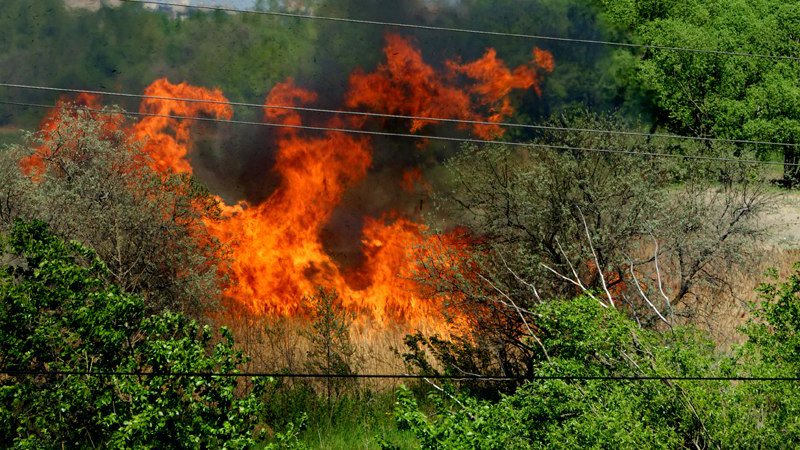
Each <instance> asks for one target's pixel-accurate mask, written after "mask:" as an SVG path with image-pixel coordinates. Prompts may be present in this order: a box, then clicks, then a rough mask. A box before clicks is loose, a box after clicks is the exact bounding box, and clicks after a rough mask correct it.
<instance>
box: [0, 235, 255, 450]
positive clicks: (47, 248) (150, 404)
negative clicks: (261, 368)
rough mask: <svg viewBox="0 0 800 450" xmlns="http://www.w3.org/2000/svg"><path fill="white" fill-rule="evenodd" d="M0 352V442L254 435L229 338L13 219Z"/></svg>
mask: <svg viewBox="0 0 800 450" xmlns="http://www.w3.org/2000/svg"><path fill="white" fill-rule="evenodd" d="M0 255H2V258H3V259H4V261H3V263H4V264H3V266H2V269H0V270H1V271H0V298H2V304H1V305H0V355H2V356H0V358H1V359H2V367H3V370H6V371H11V372H14V371H21V372H26V371H29V372H58V371H75V372H79V373H80V372H95V373H114V372H145V373H153V374H159V375H152V376H148V375H139V376H135V375H131V376H126V375H120V376H115V375H102V376H97V375H81V374H76V375H46V374H35V373H34V374H31V375H25V374H18V375H15V374H12V375H5V376H3V378H2V379H0V404H2V405H4V407H3V408H2V409H0V442H2V444H0V445H2V446H3V447H11V446H13V447H18V448H50V447H71V448H78V447H84V446H89V445H91V446H93V447H95V446H109V447H114V448H132V447H147V448H169V447H176V446H179V447H193V448H200V447H201V446H202V447H209V446H210V447H219V448H221V447H226V448H246V447H247V446H249V445H252V443H253V438H254V437H255V435H254V434H253V433H254V431H255V428H254V427H255V425H256V424H257V420H258V417H259V416H258V412H259V408H260V403H259V402H258V397H257V393H251V394H248V395H242V394H241V393H242V391H241V385H240V382H239V380H238V379H237V378H235V377H202V376H172V375H169V374H170V373H171V372H223V373H234V372H235V371H236V370H237V367H238V366H239V365H240V364H242V363H243V362H244V356H243V355H242V354H241V352H239V351H237V350H235V349H234V347H233V345H234V343H233V338H232V336H231V335H230V333H228V332H227V331H225V330H223V331H222V334H221V335H216V334H215V333H212V331H211V329H210V328H208V327H201V326H199V325H198V324H197V323H196V322H194V321H192V320H190V319H188V318H186V317H185V316H182V315H180V314H175V313H171V312H165V313H161V314H158V315H149V314H148V313H147V310H146V308H145V306H144V303H143V301H142V299H141V298H139V297H137V296H134V295H130V294H127V293H125V292H123V291H121V290H120V289H119V288H118V287H117V286H115V285H113V284H110V283H107V282H106V281H104V280H105V278H106V277H107V269H106V267H105V264H104V263H103V262H102V261H100V260H99V259H98V258H97V257H96V255H95V254H94V253H93V252H91V251H90V250H88V249H87V248H86V247H84V246H82V245H80V244H78V243H74V242H71V243H67V242H64V241H62V240H61V239H59V238H57V237H55V236H54V235H52V234H51V233H50V232H49V231H48V230H47V227H46V226H45V225H44V224H42V223H40V222H32V223H24V222H17V223H16V224H15V225H14V227H13V230H12V231H11V233H10V234H9V235H8V236H7V238H5V239H4V240H3V247H2V250H0Z"/></svg>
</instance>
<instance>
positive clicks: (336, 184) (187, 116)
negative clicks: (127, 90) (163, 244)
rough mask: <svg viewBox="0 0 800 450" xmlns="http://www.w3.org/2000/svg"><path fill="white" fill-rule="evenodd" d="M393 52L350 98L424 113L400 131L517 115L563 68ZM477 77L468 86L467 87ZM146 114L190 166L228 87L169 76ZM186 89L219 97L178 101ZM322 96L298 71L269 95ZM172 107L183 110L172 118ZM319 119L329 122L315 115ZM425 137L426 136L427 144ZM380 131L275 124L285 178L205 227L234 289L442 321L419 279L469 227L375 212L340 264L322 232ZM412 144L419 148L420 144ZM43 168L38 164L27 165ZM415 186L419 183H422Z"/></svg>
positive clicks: (155, 139)
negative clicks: (439, 229)
mask: <svg viewBox="0 0 800 450" xmlns="http://www.w3.org/2000/svg"><path fill="white" fill-rule="evenodd" d="M386 41H387V45H386V48H385V50H384V53H385V57H386V60H385V62H384V63H382V64H381V65H380V66H379V67H378V68H377V69H376V70H375V71H374V72H372V73H366V72H364V71H356V72H355V73H353V74H352V75H351V77H350V80H349V88H348V91H347V93H346V96H345V98H344V104H345V105H346V106H347V107H349V108H353V109H361V110H364V111H369V112H378V113H383V114H395V115H407V116H415V117H416V118H414V119H409V120H407V121H401V122H402V123H399V122H393V123H392V126H393V127H398V126H402V127H403V130H401V131H402V132H405V133H408V132H411V133H416V132H419V131H420V130H422V129H423V128H429V127H432V126H433V125H434V124H438V122H437V121H435V120H429V119H427V118H436V117H444V118H451V119H462V120H468V121H479V122H493V123H497V122H500V121H502V120H503V119H505V118H507V117H509V116H510V115H512V114H513V112H514V110H513V107H512V103H511V100H510V99H509V94H510V93H511V92H512V91H513V90H525V89H533V90H535V91H536V92H538V89H539V82H540V79H541V76H542V75H543V74H544V73H547V72H550V71H552V70H553V62H552V55H550V54H549V53H548V52H545V51H542V50H539V49H536V50H534V52H533V58H532V60H531V62H530V63H529V64H526V65H523V66H520V67H517V68H514V69H510V68H508V67H507V66H506V65H505V64H504V63H503V61H502V60H500V59H499V58H497V55H496V53H495V51H494V50H491V49H490V50H488V51H487V52H486V53H485V55H484V56H483V57H482V58H480V59H478V60H477V61H474V62H470V63H465V64H461V63H458V62H454V61H447V62H445V63H444V64H443V65H442V67H441V69H438V70H437V69H436V68H434V67H433V66H432V65H430V64H427V63H426V62H425V61H424V60H423V57H422V53H421V52H420V50H418V49H416V48H415V47H414V46H413V45H412V44H411V42H410V41H409V40H408V39H405V38H403V37H401V36H398V35H392V34H390V35H387V37H386ZM462 85H464V86H467V87H466V88H461V87H459V86H462ZM145 94H146V95H147V96H150V97H161V98H146V99H145V100H144V101H143V102H142V105H141V108H140V111H141V112H142V113H143V114H153V115H155V116H145V117H144V118H142V119H141V120H140V121H139V122H138V123H136V124H134V125H133V127H132V128H131V130H130V131H129V132H130V134H131V135H132V136H133V137H134V138H135V139H138V140H141V141H143V142H144V149H145V151H146V152H147V153H148V154H149V155H150V156H151V157H152V164H153V165H154V167H155V168H156V169H157V170H159V171H162V172H164V173H170V172H173V173H191V171H192V168H191V165H190V163H189V161H188V160H187V156H188V155H189V152H190V149H191V146H192V139H191V130H192V125H193V123H194V122H195V121H196V120H195V118H197V117H212V118H220V119H230V118H231V117H232V116H233V111H232V109H231V107H230V104H229V103H228V101H227V100H226V98H225V96H224V95H223V94H222V92H221V91H219V90H218V89H204V88H200V87H194V86H190V85H188V84H186V83H181V84H177V85H176V84H171V83H170V82H169V81H167V80H166V79H160V80H157V81H155V82H154V83H153V84H152V85H151V86H149V87H148V88H147V90H146V91H145ZM171 98H188V99H194V100H207V101H210V102H195V101H178V100H170V99H171ZM316 99H317V95H316V94H315V93H314V92H311V91H308V90H305V89H302V88H300V87H298V86H296V85H295V84H294V82H293V81H292V80H288V81H286V82H284V83H280V84H278V85H276V86H274V88H273V89H272V90H271V91H270V93H269V94H268V95H267V98H266V103H267V104H270V105H274V104H279V105H298V106H299V105H308V104H313V103H314V102H315V101H316ZM164 116H174V117H164ZM264 120H265V122H267V123H272V124H283V125H292V126H302V125H305V124H306V123H305V122H304V118H303V117H302V116H301V115H300V114H299V113H298V112H296V111H291V110H286V109H275V108H265V109H264ZM313 125H320V124H318V123H315V124H313ZM321 125H322V126H324V127H329V128H353V129H359V128H363V127H373V128H374V127H383V126H386V125H387V123H385V121H378V120H376V119H375V118H365V117H356V116H350V117H348V118H346V119H341V118H333V119H330V120H328V121H327V122H325V123H323V124H321ZM456 128H457V129H460V130H462V131H463V132H471V133H473V134H475V135H477V136H480V137H482V138H495V137H498V136H500V135H502V133H503V130H502V128H501V127H500V126H498V125H487V124H474V125H472V124H470V126H466V125H459V126H457V127H456ZM426 143H427V142H426V141H423V142H422V144H419V143H418V144H419V145H418V146H419V147H424V144H426ZM372 147H373V143H372V141H371V138H370V137H365V136H361V135H358V134H353V133H345V132H341V131H338V132H337V131H313V132H310V131H305V130H301V129H299V128H292V127H281V128H278V129H277V131H276V132H275V149H276V152H277V153H276V163H275V167H274V168H273V170H274V172H275V173H276V174H277V175H278V177H279V180H280V181H279V184H278V187H277V188H276V189H275V190H274V191H273V192H272V194H271V195H270V196H269V197H268V198H267V199H266V200H264V201H262V202H260V203H258V204H252V205H251V204H246V203H240V204H237V205H224V204H223V205H222V207H223V211H224V218H223V219H222V220H208V221H207V222H206V226H207V227H208V228H209V230H210V231H211V232H212V234H214V235H215V236H216V237H218V238H219V239H220V240H222V241H223V242H226V243H229V244H230V245H231V246H232V251H233V258H232V259H233V261H232V264H231V267H230V275H231V283H230V285H229V286H228V287H227V290H226V295H227V296H228V298H229V299H231V300H233V301H234V302H235V304H237V305H240V306H242V307H244V308H245V309H246V310H248V311H249V312H250V313H252V314H268V315H298V314H304V313H305V311H306V308H307V305H305V304H304V302H303V298H304V297H305V296H307V295H309V294H310V293H313V292H314V290H315V288H316V287H317V286H320V285H321V286H324V287H326V288H329V289H331V288H332V289H335V290H336V291H337V292H338V294H339V298H340V299H341V300H342V304H343V306H344V307H346V308H348V309H350V310H351V311H354V312H357V313H358V314H359V316H360V317H361V318H362V319H363V320H364V321H373V322H375V323H378V324H381V325H387V324H390V323H401V324H407V325H409V326H416V325H418V324H420V323H423V322H436V321H438V320H439V319H438V317H440V316H439V315H438V313H437V311H438V310H439V305H438V304H437V303H436V301H434V300H432V299H431V296H430V295H427V294H426V292H425V290H424V289H423V287H422V286H420V285H419V284H418V283H417V282H416V281H414V277H415V274H416V273H417V272H419V271H420V270H421V269H423V267H421V265H420V264H421V262H420V261H422V260H424V259H425V258H430V257H439V256H440V255H446V254H450V255H452V254H459V252H461V251H462V250H464V249H466V248H467V247H468V244H467V243H465V242H464V240H462V239H460V238H458V236H459V233H450V234H429V233H428V232H427V230H426V228H425V226H423V225H421V224H418V223H416V222H415V221H414V220H413V218H409V217H404V216H403V215H402V214H400V213H399V212H396V211H387V212H386V213H385V214H384V215H382V216H381V217H380V218H374V217H366V218H365V219H364V226H363V229H362V239H361V249H362V253H363V259H362V263H361V264H358V265H357V266H356V267H353V268H342V267H340V265H339V264H338V263H337V262H336V261H335V260H334V258H333V257H332V256H331V255H330V254H328V252H326V249H325V246H324V245H323V241H322V231H323V229H324V227H325V226H326V224H328V222H329V221H330V219H331V217H332V215H333V213H334V211H335V210H336V208H337V207H338V206H339V205H340V204H341V202H342V199H343V196H344V195H345V193H346V192H347V191H348V190H349V189H351V188H353V187H354V186H356V185H357V184H358V183H360V182H361V181H363V180H364V179H365V177H366V176H367V174H368V170H369V168H370V166H371V164H372V156H373V154H372V152H373V148H372ZM411 148H412V149H413V148H414V147H413V146H411ZM29 164H30V165H31V166H34V165H35V164H34V163H29ZM398 183H399V186H400V187H404V188H405V189H407V190H408V191H416V192H421V191H425V192H427V191H428V190H430V185H429V184H428V183H427V182H426V181H425V180H424V177H423V176H422V171H421V170H420V169H419V168H412V169H408V170H406V171H405V173H404V176H403V179H402V180H398ZM415 187H416V188H417V189H416V190H415Z"/></svg>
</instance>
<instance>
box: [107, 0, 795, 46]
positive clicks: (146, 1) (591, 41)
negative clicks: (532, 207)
mask: <svg viewBox="0 0 800 450" xmlns="http://www.w3.org/2000/svg"><path fill="white" fill-rule="evenodd" d="M122 1H124V2H128V3H139V4H148V5H160V6H171V7H182V8H190V9H199V10H208V11H223V12H233V13H244V14H263V15H269V16H279V17H292V18H296V19H314V20H326V21H330V22H340V23H355V24H363V25H380V26H389V27H398V28H409V29H417V30H430V31H445V32H451V33H466V34H477V35H484V36H503V37H514V38H522V39H535V40H542V41H555V42H573V43H580V44H591V45H606V46H613V47H625V48H640V49H646V50H666V51H676V52H686V53H701V54H712V55H727V56H745V57H750V58H765V59H779V60H780V59H783V60H790V61H800V57H796V56H786V55H767V54H762V53H747V52H734V51H725V50H710V49H700V48H687V47H672V46H666V45H651V44H633V43H628V42H615V41H603V40H597V39H576V38H565V37H558V36H545V35H538V34H522V33H509V32H503V31H490V30H473V29H468V28H455V27H440V26H433V25H421V24H414V23H403V22H383V21H379V20H365V19H352V18H347V17H332V16H312V15H309V14H300V13H290V12H283V11H267V10H253V9H239V8H231V7H224V6H203V5H183V4H180V3H174V2H161V1H154V0H122Z"/></svg>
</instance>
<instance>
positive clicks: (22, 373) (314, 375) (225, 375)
mask: <svg viewBox="0 0 800 450" xmlns="http://www.w3.org/2000/svg"><path fill="white" fill-rule="evenodd" d="M0 375H8V376H90V377H187V378H188V377H196V378H200V377H203V378H299V379H303V378H314V379H326V378H327V379H331V378H333V379H398V380H426V379H430V380H454V381H547V380H562V381H764V382H765V381H800V377H746V376H728V377H725V376H710V377H703V376H672V375H665V376H662V375H530V376H522V375H521V376H490V375H476V374H465V375H442V374H432V375H421V374H391V373H390V374H366V373H361V374H359V373H344V374H336V373H285V372H272V373H270V372H163V371H154V372H140V371H82V370H2V371H0Z"/></svg>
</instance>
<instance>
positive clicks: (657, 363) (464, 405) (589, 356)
mask: <svg viewBox="0 0 800 450" xmlns="http://www.w3.org/2000/svg"><path fill="white" fill-rule="evenodd" d="M798 269H800V268H798ZM760 290H761V293H762V298H761V300H762V303H761V304H760V306H759V307H758V308H757V309H756V319H754V320H753V321H751V322H750V323H749V324H748V325H747V326H746V327H745V328H744V329H743V331H744V333H745V334H746V336H747V338H748V340H747V342H746V343H745V344H743V345H741V346H739V347H737V348H736V349H735V350H734V351H733V352H731V353H723V352H720V351H719V350H717V349H716V347H715V345H714V344H713V342H712V341H710V340H709V339H708V338H707V337H706V336H704V335H703V334H702V333H700V332H698V331H697V330H696V329H695V328H693V327H691V326H690V327H675V328H672V329H670V330H666V331H662V332H656V331H652V330H647V329H643V328H641V327H640V326H639V325H638V324H637V323H636V322H635V321H633V320H632V319H631V318H630V317H628V316H626V315H625V314H622V313H620V312H619V311H617V310H615V309H613V308H603V307H602V306H600V305H599V304H598V303H597V301H596V300H595V299H593V298H589V297H581V298H577V299H573V300H565V301H551V302H548V303H546V304H543V305H541V306H539V307H536V308H535V309H533V310H532V311H530V313H529V314H530V317H531V320H532V321H535V324H536V327H537V336H538V339H539V340H540V341H541V344H542V346H543V347H544V348H546V349H547V354H546V355H545V354H540V355H538V356H537V357H536V358H533V363H532V366H533V370H532V374H531V375H532V376H533V377H536V376H539V377H553V376H555V377H559V376H561V377H623V378H624V377H642V376H644V377H701V378H708V377H766V378H770V377H775V378H780V377H788V378H793V377H796V376H797V373H798V370H800V367H799V366H798V358H797V354H798V347H797V345H798V342H797V339H798V338H797V331H798V327H800V315H799V314H798V305H800V272H795V273H794V274H792V275H791V276H790V277H789V278H788V280H785V281H783V282H772V283H767V284H764V285H762V287H761V288H760ZM447 388H448V391H447V393H448V394H447V395H438V397H437V402H438V403H436V407H435V409H434V411H433V412H432V413H431V412H430V406H426V408H424V409H423V410H421V409H420V408H419V407H418V406H417V401H416V400H415V397H414V396H412V395H411V394H410V393H409V391H407V390H401V394H400V397H399V400H398V403H397V409H396V414H397V419H398V421H399V423H400V425H401V427H405V428H408V429H410V430H413V431H414V432H415V434H416V435H417V437H418V438H419V440H420V442H421V443H422V447H423V448H480V449H501V448H586V447H592V448H594V447H607V446H614V447H615V448H665V449H666V448H786V447H793V446H796V445H797V443H798V442H800V434H798V430H800V428H798V419H797V416H796V415H795V414H794V413H793V411H796V409H797V408H798V407H799V406H800V397H798V395H797V392H796V390H797V381H718V380H700V381H698V380H694V381H688V380H685V381H684V380H667V379H665V380H659V379H655V380H624V379H617V380H603V379H596V380H581V379H549V380H546V379H539V380H533V381H528V382H527V383H525V384H524V385H523V386H521V387H520V388H519V389H517V390H516V391H514V392H513V393H512V394H510V395H503V396H501V398H500V399H499V400H498V401H488V400H486V399H482V398H480V396H475V395H468V394H467V393H465V392H464V391H459V390H457V389H454V387H453V386H452V385H451V386H448V387H447ZM423 411H425V412H423Z"/></svg>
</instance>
